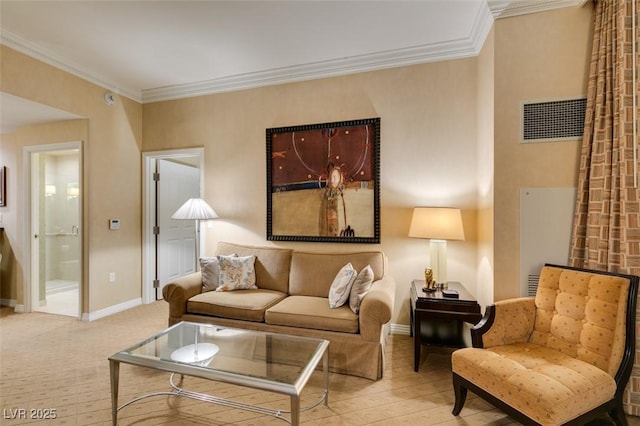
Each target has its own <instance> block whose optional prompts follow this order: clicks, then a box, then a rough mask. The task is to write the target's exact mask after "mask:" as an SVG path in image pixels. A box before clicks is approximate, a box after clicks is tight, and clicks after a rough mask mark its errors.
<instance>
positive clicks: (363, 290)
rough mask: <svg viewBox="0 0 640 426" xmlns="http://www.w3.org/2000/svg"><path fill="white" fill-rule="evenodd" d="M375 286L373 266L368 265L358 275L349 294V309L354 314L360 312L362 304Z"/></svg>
mask: <svg viewBox="0 0 640 426" xmlns="http://www.w3.org/2000/svg"><path fill="white" fill-rule="evenodd" d="M371 284H373V269H371V265H367V266H365V267H364V268H362V270H361V271H360V273H359V274H358V276H357V277H356V279H355V280H354V281H353V285H352V286H351V292H350V294H349V307H350V308H351V310H352V311H353V313H354V314H357V313H358V312H360V304H361V303H362V299H364V296H365V295H366V294H367V292H368V291H369V289H370V288H371Z"/></svg>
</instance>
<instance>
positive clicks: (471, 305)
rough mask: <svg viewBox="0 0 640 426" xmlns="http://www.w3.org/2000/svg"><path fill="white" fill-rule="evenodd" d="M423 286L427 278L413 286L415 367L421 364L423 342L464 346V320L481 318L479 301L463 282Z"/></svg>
mask: <svg viewBox="0 0 640 426" xmlns="http://www.w3.org/2000/svg"><path fill="white" fill-rule="evenodd" d="M424 286H425V281H423V280H413V281H412V282H411V289H410V300H409V317H410V320H411V336H413V347H414V370H415V371H418V368H419V365H420V349H421V346H422V343H427V344H430V345H439V346H451V347H463V346H465V343H464V339H463V323H464V322H468V323H470V324H476V323H477V322H478V321H480V319H482V314H481V313H480V305H479V304H478V302H477V301H476V300H475V299H474V298H473V296H471V294H469V292H468V291H467V290H466V289H465V288H464V286H463V285H462V284H461V283H458V282H452V281H449V282H448V283H446V284H444V285H443V286H440V285H438V286H436V289H435V291H423V287H424ZM444 286H446V288H444ZM445 291H446V293H448V294H444V293H445ZM454 292H455V293H454ZM456 293H457V294H456ZM456 296H457V297H456Z"/></svg>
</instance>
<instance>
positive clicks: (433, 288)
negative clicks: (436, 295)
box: [422, 287, 436, 293]
mask: <svg viewBox="0 0 640 426" xmlns="http://www.w3.org/2000/svg"><path fill="white" fill-rule="evenodd" d="M422 291H424V292H425V293H433V292H434V291H436V288H435V287H422Z"/></svg>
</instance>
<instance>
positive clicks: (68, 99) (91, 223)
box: [0, 46, 142, 313]
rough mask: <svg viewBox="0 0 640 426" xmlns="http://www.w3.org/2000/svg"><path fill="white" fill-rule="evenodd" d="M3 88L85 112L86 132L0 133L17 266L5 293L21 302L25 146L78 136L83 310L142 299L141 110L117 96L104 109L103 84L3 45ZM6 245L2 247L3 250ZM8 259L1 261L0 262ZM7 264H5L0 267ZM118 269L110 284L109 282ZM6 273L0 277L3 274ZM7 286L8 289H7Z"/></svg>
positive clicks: (9, 237)
mask: <svg viewBox="0 0 640 426" xmlns="http://www.w3.org/2000/svg"><path fill="white" fill-rule="evenodd" d="M0 52H1V55H2V56H1V57H2V61H1V66H2V68H1V71H2V73H1V80H0V90H2V91H3V92H7V93H9V94H12V95H14V96H20V97H23V98H26V99H30V100H33V101H36V102H40V103H42V104H45V105H49V106H52V107H55V108H58V109H62V110H65V111H68V112H71V113H73V114H76V115H78V116H81V117H86V118H87V120H86V124H85V126H86V130H84V131H83V132H76V133H74V134H69V135H63V136H60V135H58V134H57V133H56V132H54V133H50V132H49V131H48V130H47V128H46V126H45V127H42V126H36V128H27V129H21V130H19V131H17V132H15V133H12V134H7V135H2V142H1V145H0V146H1V148H2V151H1V155H0V156H1V161H2V163H3V164H5V165H7V167H8V175H9V176H8V182H9V188H8V191H7V199H8V204H7V206H6V207H0V212H1V213H2V214H3V222H4V224H5V241H8V242H9V244H10V245H11V247H10V250H11V251H12V253H13V255H14V258H13V259H12V262H15V264H12V265H11V266H10V269H11V270H14V271H16V273H15V274H14V277H13V278H11V280H12V281H11V282H10V285H11V289H9V290H6V289H5V288H4V284H3V293H2V295H1V296H0V297H1V298H3V299H8V298H13V297H14V295H15V298H16V299H15V300H16V302H17V303H18V305H20V304H23V303H24V298H23V294H22V289H23V285H24V279H25V277H26V275H25V274H26V272H25V270H24V265H25V259H24V245H25V244H26V243H28V239H27V238H26V237H25V235H23V230H24V220H25V218H24V217H23V214H22V212H23V209H24V206H25V204H24V203H25V200H24V188H22V186H21V185H22V179H23V148H24V147H25V146H31V145H43V144H50V143H56V142H60V141H62V140H63V139H69V140H64V142H69V141H77V140H78V139H79V138H81V140H82V142H83V149H84V156H83V161H84V174H85V176H84V179H83V183H84V194H83V195H84V197H85V201H84V207H85V211H84V226H83V232H84V237H85V243H86V244H85V245H86V248H87V252H86V253H85V258H86V261H85V268H84V276H85V282H84V286H85V298H84V299H85V300H84V303H83V305H84V306H83V313H93V312H96V311H100V310H103V309H108V308H110V307H113V306H114V305H118V304H122V303H128V302H130V301H133V300H138V302H139V299H140V297H141V288H140V281H141V278H140V277H141V264H140V263H141V250H140V247H141V178H140V174H141V171H140V169H141V167H140V146H141V126H142V108H141V106H140V104H138V103H136V102H133V101H131V100H129V99H127V98H122V97H117V102H116V104H115V105H113V106H111V107H109V106H107V105H106V104H105V102H104V101H103V95H104V93H105V91H106V90H105V89H103V88H101V87H99V86H96V85H94V84H92V83H89V82H87V81H85V80H82V79H80V78H77V77H75V76H72V75H70V74H68V73H66V72H63V71H61V70H58V69H56V68H54V67H51V66H49V65H46V64H44V63H42V62H39V61H36V60H34V59H31V58H29V57H27V56H25V55H23V54H21V53H18V52H16V51H14V50H12V49H9V48H7V47H5V46H1V51H0ZM109 218H119V219H120V221H121V229H120V230H119V231H109V230H108V219H109ZM3 250H4V249H3ZM4 263H5V262H4V261H3V264H4ZM4 268H9V266H8V265H7V266H3V269H4ZM109 272H115V273H116V277H117V280H116V282H115V283H109V282H108V274H109ZM3 278H4V276H3ZM5 291H8V292H9V294H8V295H5Z"/></svg>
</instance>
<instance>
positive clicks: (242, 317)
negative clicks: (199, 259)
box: [162, 242, 396, 380]
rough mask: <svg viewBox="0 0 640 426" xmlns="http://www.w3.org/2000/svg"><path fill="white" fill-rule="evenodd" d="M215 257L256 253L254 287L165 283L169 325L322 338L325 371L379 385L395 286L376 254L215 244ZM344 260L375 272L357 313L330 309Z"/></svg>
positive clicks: (191, 279)
mask: <svg viewBox="0 0 640 426" xmlns="http://www.w3.org/2000/svg"><path fill="white" fill-rule="evenodd" d="M216 255H237V256H250V255H255V256H256V259H255V277H256V285H257V287H258V289H248V290H234V291H223V292H220V291H203V285H202V275H201V273H200V272H197V273H195V274H191V275H188V276H186V277H182V278H180V279H177V280H175V281H174V282H171V283H168V284H167V285H165V287H164V288H163V290H162V294H163V297H164V300H166V301H167V302H168V303H169V325H172V324H175V323H177V322H180V321H194V322H207V323H213V324H217V325H221V326H226V327H237V328H244V329H251V330H261V331H269V332H276V333H285V334H293V335H298V336H307V337H316V338H323V339H327V340H329V341H330V344H329V369H330V370H331V371H333V372H336V373H342V374H349V375H354V376H360V377H365V378H368V379H372V380H377V379H380V378H381V377H382V373H383V370H384V347H385V341H386V337H387V335H388V332H389V331H388V326H389V321H390V320H391V315H392V313H393V306H394V298H395V289H396V285H395V281H394V280H393V278H392V277H390V276H389V275H388V273H387V270H386V269H387V262H386V258H385V255H384V253H383V252H381V251H365V252H352V253H321V252H304V251H297V250H290V249H285V248H278V247H254V246H247V245H240V244H232V243H226V242H221V243H219V244H218V246H217V250H216ZM348 262H350V263H351V264H352V265H353V267H354V269H356V270H358V271H360V270H362V268H365V267H366V266H367V265H370V266H371V269H372V270H373V275H374V278H373V284H372V285H371V288H370V290H369V291H368V292H367V293H366V295H365V297H364V299H362V302H361V305H360V310H359V312H358V314H356V313H354V312H353V311H352V310H351V308H350V307H349V303H348V302H347V303H346V305H343V306H341V307H339V308H330V307H329V299H328V295H329V290H330V287H331V284H332V282H333V280H334V278H335V276H336V274H337V273H338V271H339V270H340V269H341V268H342V267H343V266H344V265H345V264H347V263H348Z"/></svg>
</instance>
